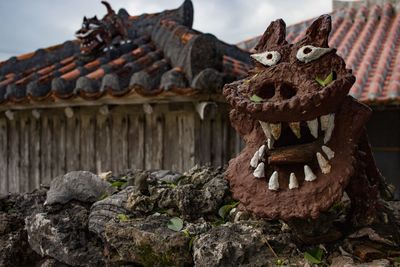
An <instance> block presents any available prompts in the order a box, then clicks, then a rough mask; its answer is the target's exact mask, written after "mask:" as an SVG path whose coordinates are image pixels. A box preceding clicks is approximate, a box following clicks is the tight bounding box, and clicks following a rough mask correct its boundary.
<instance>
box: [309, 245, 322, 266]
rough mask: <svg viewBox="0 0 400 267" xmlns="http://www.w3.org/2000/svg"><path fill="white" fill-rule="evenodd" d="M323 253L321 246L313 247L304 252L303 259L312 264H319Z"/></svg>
mask: <svg viewBox="0 0 400 267" xmlns="http://www.w3.org/2000/svg"><path fill="white" fill-rule="evenodd" d="M323 255H324V251H323V250H322V249H321V248H314V249H312V250H309V251H306V252H304V259H306V260H307V261H309V262H310V263H313V264H320V263H321V262H322V256H323Z"/></svg>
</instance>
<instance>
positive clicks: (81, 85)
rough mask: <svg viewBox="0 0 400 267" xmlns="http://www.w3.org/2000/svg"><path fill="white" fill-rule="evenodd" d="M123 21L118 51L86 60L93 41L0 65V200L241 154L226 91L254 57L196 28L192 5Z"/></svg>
mask: <svg viewBox="0 0 400 267" xmlns="http://www.w3.org/2000/svg"><path fill="white" fill-rule="evenodd" d="M118 14H119V16H120V17H121V18H123V20H124V22H125V24H126V25H128V26H127V34H128V40H120V42H119V45H118V47H117V46H116V47H114V49H111V50H108V49H107V50H108V51H105V52H101V51H100V53H98V54H97V56H91V57H88V56H87V55H85V54H83V53H84V52H82V49H83V48H87V47H88V46H90V45H92V44H93V42H97V41H101V40H102V39H104V38H103V37H102V36H103V35H99V36H97V35H95V36H93V38H92V39H90V38H89V39H88V40H87V42H84V43H83V44H84V46H83V47H80V45H79V43H78V41H77V40H73V41H67V42H65V43H63V44H61V45H56V46H53V47H49V48H45V49H39V50H37V51H36V52H33V53H29V54H25V55H21V56H18V57H12V58H10V59H9V60H7V61H4V62H1V63H0V170H1V171H0V193H7V192H23V191H28V190H32V189H34V188H37V187H39V185H40V184H48V183H49V182H50V180H51V179H52V178H53V177H56V176H58V175H61V174H64V173H66V172H68V171H72V170H89V171H92V172H96V173H98V172H104V171H109V170H111V171H113V172H114V173H115V174H118V173H120V172H123V171H124V170H126V169H129V168H141V169H172V170H176V171H185V170H188V169H189V168H191V167H193V166H194V165H195V164H205V163H212V164H213V165H215V166H221V165H223V164H225V163H227V161H228V160H229V159H230V158H231V157H232V156H233V155H234V154H235V153H237V152H238V151H240V146H241V140H240V138H239V137H238V136H237V135H236V133H235V131H234V130H233V129H231V127H230V123H229V120H228V110H227V109H228V107H227V105H226V104H225V101H224V99H223V97H222V94H221V90H222V87H223V85H224V84H225V83H227V82H231V81H233V80H235V79H239V78H241V77H243V76H244V75H246V73H247V70H248V68H249V65H248V64H249V63H250V60H249V56H248V53H247V52H245V51H243V50H241V49H238V48H237V47H236V46H234V45H229V44H226V43H224V42H222V41H220V40H218V39H217V38H216V37H214V36H213V35H210V34H203V33H201V32H198V31H196V30H194V29H192V23H193V6H192V3H191V1H190V0H187V1H185V2H184V3H183V4H182V6H181V7H179V8H178V9H175V10H167V11H164V12H161V13H157V14H143V15H140V16H130V15H129V14H128V12H127V11H126V10H123V9H121V10H120V11H119V12H118ZM89 21H90V19H89ZM91 24H92V22H90V23H88V28H87V29H86V30H88V31H86V32H81V36H89V35H88V34H87V32H92V31H91V30H92V29H95V30H98V29H97V26H96V25H95V26H93V25H91ZM104 36H105V35H104ZM96 40H97V41H96Z"/></svg>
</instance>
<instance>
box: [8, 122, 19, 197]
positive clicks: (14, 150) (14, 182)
mask: <svg viewBox="0 0 400 267" xmlns="http://www.w3.org/2000/svg"><path fill="white" fill-rule="evenodd" d="M8 126H9V128H8V130H9V131H8V134H9V139H8V140H9V142H8V152H9V161H8V190H9V192H11V193H18V192H19V177H20V173H19V163H20V158H19V144H20V143H19V139H20V131H19V123H18V122H17V121H16V120H15V119H14V120H11V121H9V124H8Z"/></svg>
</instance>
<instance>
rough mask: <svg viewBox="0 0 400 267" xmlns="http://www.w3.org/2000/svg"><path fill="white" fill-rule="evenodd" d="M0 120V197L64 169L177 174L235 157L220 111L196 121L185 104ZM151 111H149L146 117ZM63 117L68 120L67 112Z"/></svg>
mask: <svg viewBox="0 0 400 267" xmlns="http://www.w3.org/2000/svg"><path fill="white" fill-rule="evenodd" d="M72 110H73V116H72V117H67V116H66V114H68V112H66V111H65V109H64V108H57V109H41V110H38V112H39V113H40V116H36V117H35V116H33V113H32V110H24V111H14V119H12V120H10V119H9V118H8V117H7V116H5V114H4V113H2V114H0V193H7V192H26V191H30V190H32V189H34V188H38V187H39V186H40V184H49V182H50V181H51V179H52V178H53V177H56V176H58V175H62V174H64V173H66V172H68V171H72V170H88V171H92V172H95V173H99V172H104V171H109V170H111V171H113V173H114V174H118V173H121V172H123V171H125V170H126V169H134V168H140V169H171V170H176V171H185V170H188V169H189V168H191V167H193V166H194V165H195V164H206V163H211V164H213V165H215V166H220V165H223V164H225V163H227V162H228V161H229V159H230V158H231V157H232V156H233V155H234V154H236V153H238V152H239V151H240V150H241V147H242V146H243V144H242V141H241V140H240V138H239V137H238V136H237V134H236V133H235V131H234V130H233V129H232V128H231V127H230V124H229V119H228V111H227V106H226V105H225V104H218V107H215V108H212V109H211V110H210V111H209V112H206V113H205V118H204V120H201V119H200V117H199V115H198V113H197V112H196V110H195V108H194V104H193V103H174V104H156V105H153V106H147V108H146V110H147V113H145V112H144V109H143V105H123V106H121V105H120V106H109V107H108V110H107V109H105V108H104V107H74V108H73V109H72ZM151 110H152V112H150V111H151ZM69 114H71V113H70V112H69Z"/></svg>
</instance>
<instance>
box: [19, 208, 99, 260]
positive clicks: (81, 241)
mask: <svg viewBox="0 0 400 267" xmlns="http://www.w3.org/2000/svg"><path fill="white" fill-rule="evenodd" d="M88 216H89V210H88V208H87V207H84V206H82V205H80V204H78V203H74V202H71V203H69V204H68V205H66V206H64V207H63V208H62V209H60V210H59V211H56V212H48V213H46V212H37V213H33V214H32V215H31V216H28V217H27V218H26V219H25V224H26V230H27V233H28V241H29V244H30V246H31V248H32V249H33V250H34V251H35V252H36V253H38V254H39V255H41V256H46V257H47V256H48V257H51V258H54V259H56V260H58V261H60V262H62V263H65V264H68V265H72V266H101V265H104V260H103V257H102V252H101V251H102V248H101V247H102V246H101V243H100V242H99V240H98V239H97V237H95V236H92V235H91V234H90V233H89V231H88V228H87V225H88Z"/></svg>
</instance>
